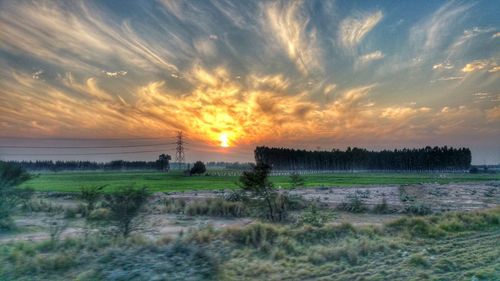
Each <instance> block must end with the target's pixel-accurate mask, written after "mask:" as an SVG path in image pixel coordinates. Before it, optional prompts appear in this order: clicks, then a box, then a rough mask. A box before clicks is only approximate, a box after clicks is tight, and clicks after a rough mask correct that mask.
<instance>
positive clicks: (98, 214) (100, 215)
mask: <svg viewBox="0 0 500 281" xmlns="http://www.w3.org/2000/svg"><path fill="white" fill-rule="evenodd" d="M110 217H111V214H110V211H109V209H107V208H98V209H95V210H93V211H92V212H90V214H89V215H88V217H87V219H88V220H93V221H100V220H107V219H109V218H110Z"/></svg>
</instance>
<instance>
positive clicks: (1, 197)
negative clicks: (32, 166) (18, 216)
mask: <svg viewBox="0 0 500 281" xmlns="http://www.w3.org/2000/svg"><path fill="white" fill-rule="evenodd" d="M30 178H31V176H30V175H29V174H28V173H26V172H25V171H24V170H23V169H22V168H21V167H20V166H17V165H14V164H10V163H5V162H1V161H0V230H2V229H11V228H13V227H14V224H13V221H12V219H11V217H10V216H11V214H12V211H13V210H14V208H15V207H16V206H17V204H18V203H19V202H20V201H25V200H26V198H25V197H26V196H28V195H29V198H31V194H32V192H30V191H23V190H20V189H16V187H17V186H18V185H20V184H21V183H23V182H25V181H27V180H29V179H30ZM29 198H28V200H29Z"/></svg>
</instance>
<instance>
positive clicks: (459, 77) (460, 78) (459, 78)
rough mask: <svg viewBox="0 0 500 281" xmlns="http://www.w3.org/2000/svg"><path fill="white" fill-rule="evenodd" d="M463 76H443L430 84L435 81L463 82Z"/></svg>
mask: <svg viewBox="0 0 500 281" xmlns="http://www.w3.org/2000/svg"><path fill="white" fill-rule="evenodd" d="M464 78H465V76H445V77H440V78H438V79H435V80H432V81H431V83H435V82H437V81H455V80H463V79H464Z"/></svg>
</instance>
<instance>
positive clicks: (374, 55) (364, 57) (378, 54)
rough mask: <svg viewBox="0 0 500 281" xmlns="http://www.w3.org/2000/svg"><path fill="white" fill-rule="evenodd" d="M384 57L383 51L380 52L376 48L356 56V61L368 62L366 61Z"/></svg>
mask: <svg viewBox="0 0 500 281" xmlns="http://www.w3.org/2000/svg"><path fill="white" fill-rule="evenodd" d="M384 57H385V55H384V53H382V52H381V51H378V50H377V51H375V52H372V53H368V54H366V55H362V56H360V57H359V58H358V61H359V62H360V63H368V62H371V61H375V60H380V59H383V58H384Z"/></svg>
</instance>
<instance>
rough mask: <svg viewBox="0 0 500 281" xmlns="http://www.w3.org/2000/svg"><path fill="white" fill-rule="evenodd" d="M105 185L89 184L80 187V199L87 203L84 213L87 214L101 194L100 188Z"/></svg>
mask: <svg viewBox="0 0 500 281" xmlns="http://www.w3.org/2000/svg"><path fill="white" fill-rule="evenodd" d="M105 187H106V185H100V186H90V187H82V188H81V189H80V199H82V200H83V201H85V203H87V210H86V214H87V215H89V214H90V213H91V212H92V211H93V210H94V207H95V204H96V203H97V201H98V200H99V198H101V196H102V190H103V189H104V188H105Z"/></svg>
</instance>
